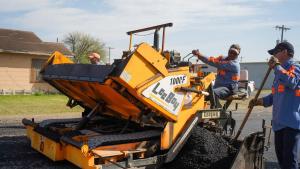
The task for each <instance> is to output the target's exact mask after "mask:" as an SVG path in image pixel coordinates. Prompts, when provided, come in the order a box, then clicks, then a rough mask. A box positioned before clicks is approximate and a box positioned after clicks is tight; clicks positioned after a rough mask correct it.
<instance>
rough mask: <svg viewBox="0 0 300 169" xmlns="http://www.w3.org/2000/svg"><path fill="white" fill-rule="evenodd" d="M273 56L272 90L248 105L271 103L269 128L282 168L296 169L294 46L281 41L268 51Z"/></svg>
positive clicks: (299, 128)
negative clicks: (270, 128) (273, 136)
mask: <svg viewBox="0 0 300 169" xmlns="http://www.w3.org/2000/svg"><path fill="white" fill-rule="evenodd" d="M268 53H269V54H271V55H273V56H272V57H271V59H270V60H269V63H268V64H269V67H270V68H272V69H274V73H275V78H274V82H273V86H272V93H271V94H269V95H267V96H265V97H263V98H258V99H252V100H251V101H250V102H249V107H253V106H256V105H261V106H264V107H269V106H272V105H273V117H272V128H273V131H274V132H275V151H276V155H277V159H278V163H279V165H280V167H281V168H282V169H299V168H298V157H299V153H300V152H299V149H300V83H299V81H300V65H298V64H296V63H295V62H294V61H293V56H294V47H293V45H292V44H291V43H289V42H282V43H279V44H277V45H276V47H275V48H274V49H271V50H269V51H268Z"/></svg>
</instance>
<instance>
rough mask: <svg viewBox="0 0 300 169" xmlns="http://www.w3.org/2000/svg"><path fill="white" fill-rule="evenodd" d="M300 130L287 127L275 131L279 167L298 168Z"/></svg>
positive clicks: (282, 168)
mask: <svg viewBox="0 0 300 169" xmlns="http://www.w3.org/2000/svg"><path fill="white" fill-rule="evenodd" d="M299 148H300V130H297V129H292V128H289V127H286V128H283V129H281V130H278V131H275V151H276V155H277V159H278V163H279V165H280V168H281V169H299V166H298V157H299V153H300V152H299Z"/></svg>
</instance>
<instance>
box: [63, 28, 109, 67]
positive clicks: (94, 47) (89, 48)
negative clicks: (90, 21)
mask: <svg viewBox="0 0 300 169" xmlns="http://www.w3.org/2000/svg"><path fill="white" fill-rule="evenodd" d="M63 42H64V43H65V44H66V46H68V48H69V49H70V50H71V51H72V52H73V53H74V55H75V56H74V58H73V59H74V62H76V63H90V62H89V59H88V55H89V54H90V53H91V52H96V53H99V54H100V56H101V60H102V61H103V62H104V63H106V52H105V44H104V43H102V42H100V40H99V39H97V38H94V37H92V36H91V35H89V34H85V33H82V32H72V33H69V34H68V35H66V36H65V38H64V40H63Z"/></svg>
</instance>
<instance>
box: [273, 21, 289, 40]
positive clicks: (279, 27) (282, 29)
mask: <svg viewBox="0 0 300 169" xmlns="http://www.w3.org/2000/svg"><path fill="white" fill-rule="evenodd" d="M275 29H279V30H280V31H281V40H280V42H283V31H287V30H290V29H291V28H287V27H285V26H284V25H282V26H278V25H277V26H275Z"/></svg>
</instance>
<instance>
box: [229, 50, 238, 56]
mask: <svg viewBox="0 0 300 169" xmlns="http://www.w3.org/2000/svg"><path fill="white" fill-rule="evenodd" d="M229 54H232V55H238V54H237V53H236V52H235V51H233V50H230V51H229Z"/></svg>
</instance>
